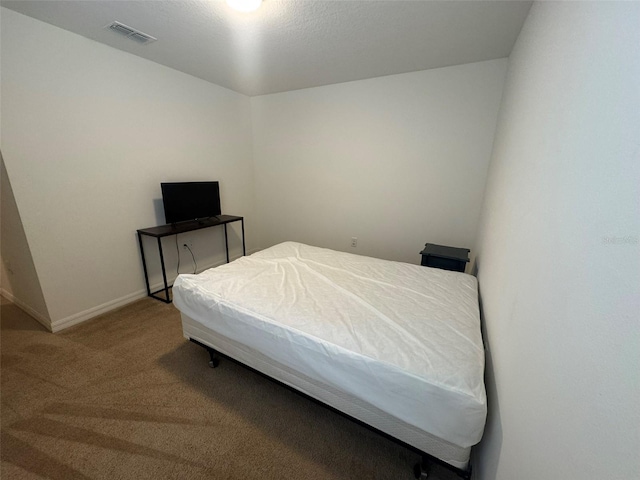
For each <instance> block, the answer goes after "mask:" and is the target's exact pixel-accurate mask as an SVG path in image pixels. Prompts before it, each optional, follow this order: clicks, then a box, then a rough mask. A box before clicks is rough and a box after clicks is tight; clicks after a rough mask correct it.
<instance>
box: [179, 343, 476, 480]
mask: <svg viewBox="0 0 640 480" xmlns="http://www.w3.org/2000/svg"><path fill="white" fill-rule="evenodd" d="M188 339H189V341H191V342H193V343H195V344H196V345H199V346H200V347H202V348H204V349H205V350H206V351H207V352H208V353H209V366H210V367H211V368H216V367H218V366H219V365H220V357H223V358H226V359H228V360H231V361H232V362H234V363H236V364H238V365H240V366H242V367H244V368H246V369H248V370H250V371H252V372H254V373H257V374H258V375H260V376H261V377H264V378H266V379H268V380H270V381H272V382H274V383H277V384H278V385H281V386H283V387H285V388H287V389H288V390H290V391H292V392H294V393H296V394H298V395H300V396H302V397H304V398H307V399H309V400H311V401H313V402H314V403H316V404H318V405H321V406H323V407H324V408H327V409H329V410H331V411H332V412H334V413H337V414H339V415H341V416H342V417H345V418H347V419H349V420H351V421H352V422H355V423H357V424H358V425H361V426H363V427H365V428H367V429H368V430H371V431H373V432H375V433H377V434H379V435H381V436H383V437H385V438H387V439H389V440H391V441H392V442H394V443H397V444H398V445H401V446H403V447H405V448H407V449H409V450H411V451H413V452H415V453H417V454H418V455H420V456H421V457H422V461H421V462H420V463H417V464H415V465H414V467H413V474H414V476H415V478H417V479H420V480H425V479H427V478H428V477H429V470H430V465H431V464H432V463H436V464H438V465H441V466H443V467H444V468H446V469H448V470H450V471H452V472H454V473H455V474H456V475H457V476H459V477H460V478H462V479H464V480H470V479H471V461H469V464H468V466H467V469H465V470H463V469H461V468H457V467H455V466H453V465H451V464H449V463H447V462H445V461H443V460H441V459H439V458H437V457H435V456H433V455H431V454H429V453H427V452H424V451H422V450H420V449H418V448H416V447H414V446H412V445H409V444H408V443H406V442H404V441H402V440H400V439H398V438H396V437H394V436H392V435H389V434H388V433H386V432H383V431H382V430H379V429H378V428H376V427H373V426H371V425H369V424H368V423H365V422H363V421H362V420H359V419H357V418H355V417H353V416H351V415H349V414H348V413H345V412H343V411H341V410H338V409H337V408H335V407H332V406H331V405H329V404H327V403H324V402H322V401H321V400H318V399H317V398H314V397H312V396H310V395H307V394H306V393H304V392H301V391H300V390H298V389H296V388H294V387H292V386H290V385H287V384H286V383H283V382H281V381H280V380H278V379H276V378H274V377H272V376H270V375H267V374H266V373H263V372H261V371H260V370H257V369H255V368H253V367H251V366H249V365H247V364H246V363H243V362H241V361H240V360H237V359H235V358H233V357H231V356H229V355H226V354H224V353H222V352H219V351H218V350H216V349H215V348H213V347H212V346H210V345H206V344H205V343H203V342H201V341H199V340H196V339H194V338H191V337H188Z"/></svg>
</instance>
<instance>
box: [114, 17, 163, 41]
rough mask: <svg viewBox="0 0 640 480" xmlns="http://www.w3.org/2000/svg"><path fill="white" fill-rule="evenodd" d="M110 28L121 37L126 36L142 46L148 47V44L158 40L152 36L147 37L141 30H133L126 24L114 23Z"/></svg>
mask: <svg viewBox="0 0 640 480" xmlns="http://www.w3.org/2000/svg"><path fill="white" fill-rule="evenodd" d="M109 28H110V29H111V30H113V31H114V32H117V33H119V34H120V35H124V36H125V37H127V38H129V39H130V40H133V41H135V42H137V43H140V44H142V45H146V44H147V43H151V42H155V41H156V40H157V38H155V37H152V36H151V35H147V34H146V33H143V32H141V31H140V30H136V29H135V28H131V27H129V26H127V25H125V24H124V23H120V22H113V23H111V24H110V25H109Z"/></svg>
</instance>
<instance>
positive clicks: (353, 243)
mask: <svg viewBox="0 0 640 480" xmlns="http://www.w3.org/2000/svg"><path fill="white" fill-rule="evenodd" d="M351 246H352V247H353V248H356V247H357V246H358V237H351Z"/></svg>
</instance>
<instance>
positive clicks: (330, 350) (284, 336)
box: [174, 242, 486, 480]
mask: <svg viewBox="0 0 640 480" xmlns="http://www.w3.org/2000/svg"><path fill="white" fill-rule="evenodd" d="M305 262H306V263H305ZM309 265H313V268H311V267H309ZM344 265H348V268H346V267H345V266H344ZM432 270H433V271H432ZM247 272H249V273H247ZM256 272H260V273H263V272H266V273H265V275H267V277H262V278H261V279H259V280H256ZM285 272H288V274H289V276H288V280H287V283H286V285H287V287H288V288H293V289H296V288H301V285H303V283H302V282H303V281H304V286H303V289H304V291H305V292H307V291H312V292H314V294H315V297H314V295H310V296H306V297H305V296H303V297H301V298H300V299H297V297H296V296H295V290H294V295H293V296H290V297H291V298H294V299H297V300H296V301H295V302H293V303H292V302H289V304H286V303H285V304H284V305H281V304H280V303H279V304H278V305H277V311H276V310H274V309H273V305H272V302H268V301H266V302H265V299H268V298H271V296H273V295H278V294H279V293H278V292H279V290H278V289H277V288H276V289H274V287H273V285H274V278H277V279H279V280H282V281H284V278H285V277H284V276H285ZM274 274H275V275H276V277H274V276H273V275H274ZM248 275H249V277H248ZM398 275H400V276H401V277H402V279H403V282H405V283H403V282H400V286H399V287H398V288H397V289H395V290H394V289H391V290H389V283H388V280H387V279H388V278H396V277H397V276H398ZM459 275H461V274H457V273H451V272H442V271H440V270H437V271H436V270H434V269H425V268H424V267H419V266H412V265H408V264H401V263H398V262H388V261H385V260H379V259H374V258H370V257H361V256H355V255H351V254H346V253H343V252H334V251H331V250H328V249H320V248H318V247H311V246H306V245H303V244H299V243H295V242H284V243H282V244H279V245H275V246H273V247H270V248H269V249H266V250H264V251H262V252H259V253H257V254H255V255H252V256H251V257H242V258H241V259H240V260H238V261H237V262H234V263H232V264H228V265H223V266H222V267H220V270H217V271H216V272H213V271H207V272H205V273H203V274H202V276H195V275H184V276H180V277H178V279H177V280H176V287H175V288H177V290H176V289H175V288H174V294H175V299H174V300H175V301H174V303H175V305H176V307H177V308H178V309H179V310H180V312H181V317H182V327H183V328H182V330H183V336H184V337H185V338H186V339H188V340H190V341H192V342H194V343H196V344H198V345H200V346H201V347H203V348H205V349H206V350H207V351H208V352H209V357H210V360H209V365H210V366H211V367H212V368H215V367H217V366H218V365H219V362H220V360H219V358H220V357H226V358H229V359H231V360H233V361H234V362H236V363H238V364H240V365H243V366H245V367H247V368H249V369H250V370H252V371H255V372H256V373H258V374H260V375H262V376H264V377H266V378H269V379H270V380H273V381H275V382H276V383H279V384H281V385H283V386H285V387H287V388H288V389H290V390H292V391H294V392H296V393H298V394H300V395H302V396H304V397H307V398H309V399H311V400H313V401H314V402H316V403H318V404H321V405H323V406H325V407H327V408H329V409H330V410H332V411H334V412H336V413H339V414H340V415H342V416H344V417H346V418H349V419H350V420H352V421H355V422H356V423H358V424H360V425H363V426H365V427H367V428H368V429H370V430H372V431H374V432H376V433H378V434H380V435H382V436H384V437H385V438H387V439H390V440H392V441H394V442H395V443H397V444H399V445H402V446H403V447H405V448H407V449H409V450H411V451H413V452H415V453H417V454H418V455H420V456H421V462H420V463H418V464H417V465H416V466H415V468H414V474H415V476H416V478H418V479H423V480H424V479H426V478H428V475H429V465H430V464H434V463H435V464H439V465H441V466H443V467H445V468H447V469H448V470H450V471H452V472H454V473H455V474H456V475H458V476H459V477H460V478H462V479H466V480H468V479H470V478H471V464H470V457H471V445H473V444H474V443H477V441H479V439H480V436H481V434H482V427H483V426H484V423H482V424H480V421H482V422H484V414H485V413H486V398H485V395H484V385H482V377H481V376H480V375H481V372H480V368H479V367H480V363H479V362H480V361H481V360H484V356H483V355H484V352H483V349H482V345H481V342H482V339H481V333H480V332H479V331H477V330H476V320H477V318H476V315H477V298H475V294H474V291H475V288H477V285H476V283H475V282H474V281H472V280H471V279H467V278H463V277H459ZM258 277H260V275H258ZM354 278H355V280H354ZM249 279H250V280H251V281H249ZM405 279H406V281H405ZM354 282H355V283H354ZM275 285H276V286H278V285H280V283H278V282H275ZM353 285H356V287H357V288H356V289H355V290H354V292H356V293H351V290H350V289H349V288H350V287H351V286H353ZM407 285H409V286H407ZM412 286H415V287H413V288H412ZM311 287H314V288H313V289H311ZM358 288H359V289H360V290H358ZM388 290H389V292H390V293H389V297H384V298H385V299H386V300H385V302H388V299H389V298H391V299H393V300H395V301H396V303H398V304H399V305H401V306H405V308H408V310H402V312H401V313H398V312H397V311H396V310H394V309H393V307H392V306H393V305H395V303H391V304H389V305H390V306H391V309H390V310H387V309H386V308H385V306H384V305H387V303H385V304H384V305H383V306H379V307H378V306H377V305H378V304H379V303H380V302H379V301H378V299H379V296H378V295H379V293H380V292H382V291H384V292H385V293H386V292H387V291H388ZM450 290H451V291H450ZM274 291H275V293H274ZM318 292H322V294H321V296H318V295H319V294H318ZM327 292H331V293H332V294H335V296H334V297H332V302H326V303H327V304H329V305H330V307H329V308H334V309H338V310H339V311H338V312H336V314H335V316H336V318H335V320H336V323H335V326H334V324H333V323H332V322H330V321H327V318H326V316H327V314H328V315H333V314H332V313H331V312H330V311H328V312H325V311H322V310H321V309H318V308H315V307H316V305H317V304H318V303H321V304H322V305H325V302H324V300H323V298H324V297H322V295H326V294H327ZM405 296H408V297H409V300H407V301H405V300H404V298H405ZM425 297H426V298H428V299H429V300H430V301H424V298H425ZM369 302H371V303H369ZM414 305H421V308H420V309H415V308H414V309H413V310H411V308H410V307H413V306H414ZM422 306H424V308H427V309H428V312H429V318H430V319H431V323H430V324H426V326H427V327H428V328H427V329H425V330H414V329H412V328H411V326H409V327H408V329H405V327H404V325H411V324H410V322H417V321H419V320H420V319H422V318H424V311H423V309H422ZM377 308H382V310H377ZM451 309H454V311H455V312H456V313H455V315H454V314H453V313H451ZM372 311H373V312H374V313H373V316H372V314H371V312H372ZM320 312H321V313H320ZM343 312H349V315H348V316H346V314H345V315H343V316H341V314H342V313H343ZM387 314H388V315H389V317H387ZM299 318H303V319H310V324H311V325H312V326H313V327H315V328H316V329H314V328H311V329H308V330H307V329H306V328H305V327H304V326H302V327H301V326H300V325H298V324H297V323H296V320H297V319H299ZM442 318H447V319H449V318H451V319H452V323H451V324H443V323H439V321H440V319H442ZM351 319H353V322H354V323H351ZM332 320H333V317H332ZM369 321H372V322H374V323H372V324H373V325H377V326H378V327H379V330H377V332H383V331H386V330H384V329H385V328H387V327H389V326H390V330H389V334H390V336H389V337H388V338H393V339H394V340H393V341H387V337H381V334H380V333H378V334H377V336H376V335H371V333H370V332H367V330H366V329H365V330H362V331H363V332H364V334H365V336H364V338H366V336H367V333H369V337H370V338H376V339H377V340H376V341H379V342H380V346H379V345H378V344H375V345H374V344H372V343H371V341H369V344H368V345H365V348H364V349H362V348H361V345H360V343H359V342H349V340H350V339H352V338H353V337H352V336H349V334H351V332H352V331H353V332H355V331H358V327H359V326H360V325H363V324H364V325H366V326H369V325H372V324H370V323H368V322H369ZM290 322H291V323H290ZM340 322H347V323H346V325H348V326H347V327H346V328H345V331H346V332H348V334H347V335H346V336H345V337H344V338H346V339H347V341H343V340H344V339H343V337H339V336H338V337H334V336H332V333H334V330H330V329H328V327H331V328H334V329H337V330H335V331H337V332H341V331H342V330H340V328H341V327H342V326H343V325H345V323H340ZM358 322H359V323H358ZM375 322H377V323H375ZM394 322H398V323H394ZM403 322H404V323H403ZM407 322H409V323H407ZM396 325H398V327H396ZM442 325H445V328H441V326H442ZM349 326H351V329H349ZM429 328H432V329H434V330H429ZM427 331H429V332H433V334H432V336H425V334H426V332H427ZM397 332H399V335H400V336H399V337H397V338H396V337H395V336H394V335H395V334H396V333H397ZM421 335H422V338H421ZM460 336H462V337H463V338H465V339H466V340H467V342H468V343H465V344H464V347H463V348H465V350H463V352H464V355H462V356H461V357H460V356H459V357H451V356H448V353H449V352H451V351H452V350H454V349H457V350H454V351H455V352H456V353H459V352H460V347H459V337H460ZM419 338H421V340H418V339H419ZM433 338H435V339H437V342H435V341H433V340H432V339H433ZM395 340H398V341H397V342H396V341H395ZM385 342H386V343H385ZM399 345H405V346H406V347H407V348H417V349H418V350H419V351H418V350H416V352H415V355H410V356H408V357H407V356H406V355H405V356H404V357H403V356H402V354H401V352H400V351H399V350H398V348H399ZM370 347H373V348H370ZM379 347H380V348H384V347H386V349H387V350H384V351H385V353H384V357H382V355H383V354H382V351H383V350H380V349H379ZM288 348H290V349H291V350H287V349H288ZM366 348H369V350H367V349H366ZM467 348H468V349H467ZM440 349H442V350H440ZM432 351H434V352H443V353H440V354H439V355H440V356H438V354H436V355H434V356H433V359H434V360H435V365H434V364H432V360H431V359H430V358H429V356H428V355H429V353H430V352H432ZM363 352H365V353H363ZM389 352H392V353H393V354H398V359H401V360H400V361H399V362H398V363H397V364H396V363H392V362H390V361H389V359H388V353H389ZM423 353H425V355H423V356H421V355H422V354H423ZM440 358H443V359H444V360H443V361H440V362H439V363H438V361H439V359H440ZM451 358H455V359H456V360H459V361H460V363H458V364H456V365H455V367H454V366H453V363H452V362H451V360H449V359H451ZM353 359H355V361H352V360H353ZM422 361H425V362H427V365H428V367H429V369H431V371H435V369H436V368H437V369H438V370H437V371H438V372H439V373H440V375H441V376H438V375H434V376H433V377H431V378H433V382H429V380H428V378H429V377H426V376H425V377H422V376H421V372H422V370H421V365H422V364H421V363H416V362H422ZM401 364H402V367H400V366H399V365H401ZM425 371H427V370H425ZM411 372H416V373H411ZM442 376H444V377H442ZM451 376H453V377H454V380H453V381H451V382H447V381H446V379H448V378H450V377H451ZM423 378H424V379H427V380H424V381H423ZM443 378H444V379H445V380H443ZM388 382H391V383H392V384H393V385H398V392H395V389H393V388H392V389H388V388H386V387H384V388H383V387H380V385H383V384H384V385H387V383H388ZM412 382H414V383H412ZM418 382H421V383H418ZM423 396H424V397H423Z"/></svg>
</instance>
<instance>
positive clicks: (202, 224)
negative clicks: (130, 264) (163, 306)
mask: <svg viewBox="0 0 640 480" xmlns="http://www.w3.org/2000/svg"><path fill="white" fill-rule="evenodd" d="M232 222H240V223H241V224H242V254H243V255H246V254H247V251H246V248H245V243H244V217H235V216H233V215H218V216H217V217H211V218H208V219H205V220H194V221H190V222H182V223H176V224H168V225H160V226H157V227H149V228H142V229H140V230H138V243H139V245H140V255H141V256H142V268H143V269H144V280H145V282H146V284H147V295H148V296H150V297H153V298H155V299H156V300H160V301H162V302H165V303H171V297H170V295H169V288H170V287H171V286H172V285H169V284H168V283H167V272H166V270H165V266H164V255H163V254H162V237H168V236H171V235H178V234H179V233H186V232H192V231H194V230H200V229H201V228H209V227H216V226H218V225H223V226H224V246H225V249H226V252H227V263H229V240H228V238H227V223H232ZM143 235H147V236H148V237H154V238H156V239H157V240H158V253H159V254H160V265H161V266H162V279H163V280H164V288H161V289H160V290H156V291H155V292H152V291H151V286H150V285H149V274H148V272H147V261H146V259H145V256H144V246H143V245H142V236H143ZM162 291H164V294H165V298H162V297H160V296H158V295H156V294H157V293H160V292H162Z"/></svg>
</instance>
